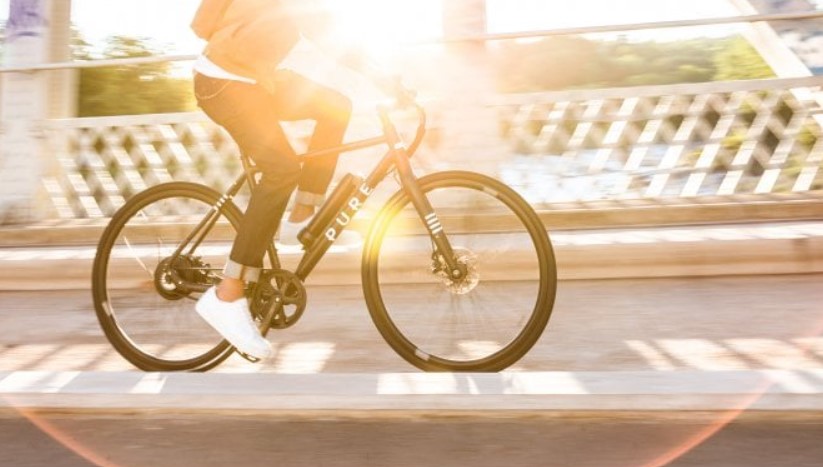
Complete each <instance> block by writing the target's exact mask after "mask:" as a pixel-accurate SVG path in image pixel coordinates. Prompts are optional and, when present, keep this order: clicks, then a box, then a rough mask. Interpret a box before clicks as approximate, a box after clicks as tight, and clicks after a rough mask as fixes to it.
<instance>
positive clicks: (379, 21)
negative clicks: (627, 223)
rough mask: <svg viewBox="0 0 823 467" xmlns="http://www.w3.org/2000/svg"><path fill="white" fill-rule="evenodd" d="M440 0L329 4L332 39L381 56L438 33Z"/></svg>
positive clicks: (359, 0) (349, 0)
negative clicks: (331, 14) (334, 26)
mask: <svg viewBox="0 0 823 467" xmlns="http://www.w3.org/2000/svg"><path fill="white" fill-rule="evenodd" d="M441 1H442V0H347V1H345V2H333V3H331V4H330V6H329V8H330V9H331V10H332V13H333V14H334V16H335V20H336V26H337V27H336V30H335V36H336V37H339V38H341V40H343V41H345V42H347V43H349V44H350V45H352V46H356V47H360V48H362V49H363V50H364V51H366V52H368V53H371V54H375V55H385V54H388V53H391V52H392V51H394V50H396V49H397V48H398V47H400V46H402V45H404V44H409V43H413V42H417V41H422V40H425V39H431V38H436V37H438V36H440V35H441V32H442V24H443V22H442V17H441Z"/></svg>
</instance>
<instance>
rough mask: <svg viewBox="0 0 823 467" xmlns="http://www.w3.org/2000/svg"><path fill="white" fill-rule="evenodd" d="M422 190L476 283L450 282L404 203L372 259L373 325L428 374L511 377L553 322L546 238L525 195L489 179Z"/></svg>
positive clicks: (377, 231)
mask: <svg viewBox="0 0 823 467" xmlns="http://www.w3.org/2000/svg"><path fill="white" fill-rule="evenodd" d="M420 185H421V187H422V188H423V190H424V192H426V196H427V197H428V198H429V201H430V202H431V203H432V205H433V207H434V208H435V212H436V213H437V215H438V217H439V220H440V222H441V223H442V225H443V228H444V230H445V232H446V234H447V235H448V238H449V241H450V243H451V245H452V247H453V248H454V250H455V256H456V259H457V261H458V262H460V263H462V264H464V265H465V266H466V268H467V270H468V274H467V277H466V278H465V279H462V280H460V281H454V280H452V279H450V278H449V277H448V274H447V272H446V271H445V270H444V268H443V266H444V264H443V261H442V260H439V259H438V258H436V256H438V255H436V254H434V255H433V253H434V247H433V244H432V241H431V238H430V236H429V235H428V233H427V229H426V228H425V226H424V223H423V222H422V221H421V220H420V217H419V215H418V214H417V212H416V211H415V210H414V208H413V207H412V206H411V203H410V201H409V199H408V197H407V196H405V195H403V194H401V195H398V196H396V197H395V198H393V199H392V200H391V201H390V202H389V204H388V205H387V208H386V210H385V211H384V213H383V215H382V216H381V217H380V218H379V219H378V220H377V222H376V223H375V226H374V228H373V230H372V232H371V233H370V235H369V239H368V244H367V245H366V250H365V252H364V274H363V276H364V277H363V278H364V287H365V292H366V297H367V302H368V305H369V310H370V312H371V314H372V318H373V319H374V321H375V324H376V325H377V327H378V329H379V330H380V332H381V334H382V335H383V336H384V338H386V341H387V342H388V343H389V344H390V345H391V346H392V347H393V348H394V349H395V350H396V351H397V352H398V353H399V354H400V355H401V356H402V357H403V358H405V359H406V360H407V361H409V362H410V363H412V364H414V365H415V366H417V367H419V368H421V369H424V370H430V371H438V370H441V371H442V370H448V371H497V370H501V369H504V368H506V367H508V366H510V365H511V364H513V363H514V362H516V361H517V360H519V359H520V358H521V357H522V356H523V355H524V354H525V353H526V352H528V350H529V349H530V348H531V347H532V346H533V345H534V343H535V342H536V341H537V340H538V339H539V337H540V335H541V333H542V331H543V329H544V328H545V326H546V324H547V322H548V319H549V316H550V314H551V310H552V306H553V303H554V297H555V291H556V273H555V263H554V255H553V252H552V249H551V244H550V242H549V239H548V236H547V234H546V231H545V229H544V228H543V227H542V224H541V223H540V221H539V218H538V217H537V216H536V214H535V213H534V211H533V210H532V209H531V208H530V207H529V206H528V204H526V203H525V201H523V200H522V198H521V197H520V196H519V195H517V194H516V193H515V192H514V191H512V190H511V189H509V188H508V187H506V186H505V185H503V184H501V183H499V182H497V181H495V180H493V179H490V178H488V177H484V176H482V175H478V174H471V173H465V172H449V173H443V174H436V175H434V176H430V177H425V178H423V179H421V180H420ZM433 256H434V257H433Z"/></svg>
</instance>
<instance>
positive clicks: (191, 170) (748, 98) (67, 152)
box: [0, 12, 823, 222]
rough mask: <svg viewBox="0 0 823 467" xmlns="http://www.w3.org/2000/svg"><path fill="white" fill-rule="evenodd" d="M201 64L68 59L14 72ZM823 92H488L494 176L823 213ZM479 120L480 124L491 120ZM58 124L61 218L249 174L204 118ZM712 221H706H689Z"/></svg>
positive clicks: (50, 128)
mask: <svg viewBox="0 0 823 467" xmlns="http://www.w3.org/2000/svg"><path fill="white" fill-rule="evenodd" d="M821 16H823V12H811V13H804V14H792V15H759V16H756V17H734V18H718V19H714V20H699V21H679V22H666V23H649V24H641V25H623V26H602V27H600V26H598V27H592V28H574V29H568V30H558V31H540V32H534V33H522V34H517V35H512V34H503V35H488V36H483V37H466V38H455V39H450V41H481V40H486V41H488V40H508V39H515V38H518V37H526V38H531V37H537V36H541V37H542V36H549V35H557V34H586V33H599V32H607V31H611V32H613V31H625V30H637V29H652V28H659V27H676V26H695V25H700V24H728V23H733V22H746V21H764V20H774V19H781V20H785V19H797V20H799V19H812V18H820V17H821ZM447 42H448V41H447ZM192 58H193V57H190V56H177V57H157V58H140V59H128V60H117V61H101V62H99V63H96V62H95V63H74V62H72V63H58V64H50V65H42V66H38V67H36V68H27V69H11V68H8V69H0V72H4V73H5V72H9V73H19V72H46V71H48V70H54V69H63V68H80V67H89V66H106V65H112V64H115V63H116V64H121V65H122V64H140V63H148V62H152V61H157V60H172V61H182V60H191V59H192ZM821 86H823V77H808V78H793V79H772V80H754V81H739V82H714V83H701V84H682V85H669V86H647V87H628V88H619V89H599V90H581V91H568V92H547V93H536V94H518V95H494V96H488V97H487V99H486V100H485V102H486V103H487V105H486V108H487V109H492V110H493V111H492V112H485V113H483V116H482V117H481V118H492V119H495V121H494V122H492V123H493V125H491V127H497V128H500V133H499V135H498V137H497V140H498V143H499V145H496V146H495V147H496V148H499V152H500V153H499V155H498V156H495V160H494V163H493V165H492V166H491V167H485V170H486V171H488V172H491V173H492V175H495V176H498V177H500V178H502V179H503V180H504V181H506V182H507V183H509V184H511V185H512V186H514V187H515V188H516V189H517V190H519V191H520V192H521V193H522V194H523V195H524V196H525V197H526V198H527V199H528V200H529V201H530V202H532V203H533V204H534V205H535V206H537V207H538V208H540V209H541V210H544V211H561V210H568V209H574V210H581V209H582V210H591V211H594V210H597V209H601V208H603V207H604V206H608V207H610V208H618V209H629V208H636V207H637V206H653V207H659V208H662V209H666V208H668V207H670V206H674V205H678V206H681V205H689V206H704V205H707V204H717V203H723V204H726V205H731V206H741V205H749V206H751V205H757V203H762V202H783V201H787V200H788V201H795V200H813V201H815V202H816V203H817V204H815V205H814V206H813V209H818V211H817V212H818V213H819V206H820V203H821V202H823V201H822V200H823V129H822V128H823V127H821V121H823V110H821V97H820V96H821V92H820V91H821ZM434 104H435V105H437V104H438V103H434ZM440 104H441V106H447V105H448V102H443V103H440ZM469 112H470V111H467V116H466V117H467V119H471V118H478V117H477V116H475V115H468V113H469ZM489 116H491V117H489ZM487 123H488V122H487ZM487 126H488V125H487ZM44 128H45V130H46V141H47V142H48V150H49V152H50V153H51V154H53V155H54V158H55V162H54V170H50V171H49V172H50V173H49V175H48V177H46V178H45V179H44V180H43V185H44V187H45V189H46V192H47V194H48V197H49V199H50V203H51V204H52V205H53V207H54V210H53V211H54V215H55V217H56V218H58V219H67V220H77V219H105V218H106V217H108V216H111V214H112V213H113V212H114V210H116V209H117V208H118V207H119V206H120V205H122V204H123V203H124V202H125V200H126V199H128V198H129V197H130V196H132V195H133V194H135V193H137V192H139V191H141V190H143V189H145V188H146V187H148V186H151V185H154V184H156V183H160V182H164V181H169V180H192V181H201V182H205V183H207V184H209V185H211V186H215V187H216V188H218V189H220V188H224V187H225V185H226V184H227V183H229V181H230V180H232V179H233V178H234V177H235V176H236V175H237V174H238V173H239V171H240V167H239V161H238V159H237V156H236V154H237V150H236V148H235V146H234V144H233V143H232V142H231V139H230V138H229V137H228V135H227V134H226V133H225V132H224V131H223V130H222V129H220V128H219V127H217V126H215V125H214V124H212V123H211V122H209V121H208V119H207V118H206V117H205V116H204V115H203V114H201V113H197V112H195V113H183V114H163V115H142V116H124V117H112V118H85V119H67V120H52V121H47V122H45V123H44ZM369 128H373V127H370V125H369V123H367V122H366V120H365V119H360V121H359V123H357V124H355V125H354V129H353V133H354V135H355V136H356V135H357V134H358V133H362V134H364V135H367V136H370V134H369V130H368V129H369ZM290 132H291V134H292V135H293V136H295V137H296V138H299V137H300V136H301V135H302V134H304V133H305V132H304V129H302V128H301V127H299V126H298V127H293V128H290ZM467 139H470V138H467ZM478 144H480V143H478ZM482 144H484V145H488V141H484V142H483V143H482ZM475 149H478V150H479V149H485V150H488V147H485V148H474V147H472V144H471V143H470V142H469V143H468V144H464V145H461V151H463V152H464V153H465V154H462V155H461V154H458V155H457V157H456V158H455V157H450V159H449V160H450V161H451V163H452V164H454V165H455V166H460V167H465V166H466V165H465V164H471V163H472V159H471V157H472V154H473V153H475ZM371 160H373V158H369V157H365V158H362V159H360V163H361V164H363V167H367V166H368V163H369V162H370V161H371ZM463 163H465V164H463ZM441 168H442V166H441ZM808 212H809V211H806V213H808ZM806 215H807V214H804V216H806ZM818 216H819V214H818ZM699 220H700V219H699V215H698V216H697V217H692V218H690V220H689V221H690V222H694V221H699Z"/></svg>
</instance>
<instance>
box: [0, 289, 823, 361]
mask: <svg viewBox="0 0 823 467" xmlns="http://www.w3.org/2000/svg"><path fill="white" fill-rule="evenodd" d="M89 296H90V294H89V292H88V291H57V292H48V291H43V292H36V293H34V292H3V293H0V371H15V370H60V371H68V370H80V371H91V370H120V371H122V370H131V369H133V368H132V367H131V366H130V365H129V364H128V363H127V362H125V361H124V360H123V359H122V358H120V357H119V355H117V354H116V353H115V352H114V351H113V350H112V349H111V347H110V346H109V345H108V343H107V341H106V340H105V338H104V337H103V336H102V332H101V331H100V329H99V327H98V324H97V321H96V318H95V316H94V312H93V310H92V306H91V302H90V298H89ZM309 300H310V303H309V308H308V310H307V311H306V315H305V317H304V318H303V321H301V322H300V323H299V324H298V325H297V326H296V327H294V328H292V329H289V330H285V331H278V332H277V333H275V334H273V336H272V338H271V339H272V342H273V343H274V345H275V348H276V350H277V352H278V354H277V357H276V358H275V359H274V360H273V361H271V362H268V363H267V364H265V365H253V364H250V363H247V362H245V361H244V360H242V359H240V358H237V357H232V358H231V359H230V360H229V361H227V362H226V363H224V364H223V365H222V366H221V367H219V368H218V369H217V371H232V372H258V371H260V372H282V373H317V372H331V373H348V372H367V373H368V372H403V371H416V370H415V369H414V368H413V367H411V366H410V365H408V364H407V363H405V361H403V360H402V359H400V358H399V357H398V356H396V355H395V354H394V353H393V351H392V350H391V349H390V348H389V347H388V345H387V344H386V343H385V342H384V341H383V340H382V338H381V337H380V335H379V334H378V332H377V330H376V329H375V327H374V325H373V324H372V323H371V320H370V318H369V316H368V312H367V310H366V307H365V305H364V303H363V299H362V295H361V291H360V289H359V287H356V286H340V287H315V288H310V289H309ZM822 334H823V275H796V276H758V277H724V278H701V279H657V280H614V281H571V282H561V283H560V286H559V289H558V299H557V304H556V306H555V311H554V314H553V316H552V319H551V321H550V323H549V326H548V328H547V330H546V332H545V334H544V335H543V337H542V339H541V340H540V341H539V343H538V344H537V345H536V346H535V348H534V349H533V350H532V352H531V353H530V354H529V355H527V356H526V358H524V359H523V360H522V361H521V362H519V363H518V364H517V365H516V366H515V367H513V368H512V370H528V371H622V370H661V371H667V370H673V369H698V370H732V369H760V368H781V369H808V368H821V367H823V337H821V335H822Z"/></svg>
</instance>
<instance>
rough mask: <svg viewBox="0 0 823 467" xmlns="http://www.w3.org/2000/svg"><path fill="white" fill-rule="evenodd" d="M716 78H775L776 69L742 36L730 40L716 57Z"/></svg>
mask: <svg viewBox="0 0 823 467" xmlns="http://www.w3.org/2000/svg"><path fill="white" fill-rule="evenodd" d="M714 61H715V66H716V67H717V72H716V73H715V76H714V79H716V80H736V79H756V78H774V76H775V74H774V71H772V69H771V68H770V67H769V65H767V64H766V62H765V61H764V60H763V57H761V56H760V54H759V53H758V52H757V50H755V48H754V47H752V46H751V44H749V42H748V41H746V39H744V38H742V37H734V38H732V39H730V40H728V46H727V47H726V48H724V49H723V50H721V51H720V52H718V53H717V54H716V55H715V57H714Z"/></svg>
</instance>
